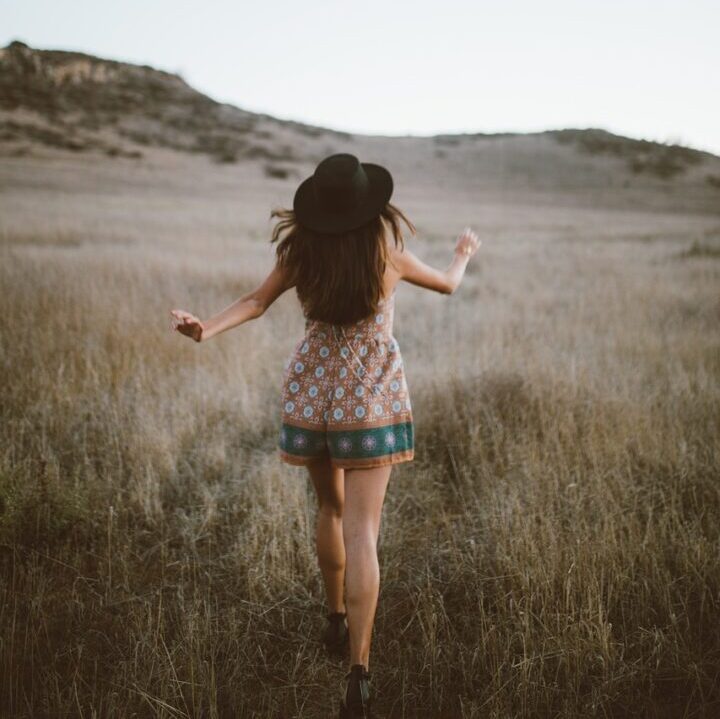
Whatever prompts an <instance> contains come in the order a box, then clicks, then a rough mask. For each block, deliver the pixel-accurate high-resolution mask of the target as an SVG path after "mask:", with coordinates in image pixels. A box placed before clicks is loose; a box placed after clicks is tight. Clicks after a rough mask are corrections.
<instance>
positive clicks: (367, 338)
mask: <svg viewBox="0 0 720 719" xmlns="http://www.w3.org/2000/svg"><path fill="white" fill-rule="evenodd" d="M394 300H395V292H393V293H392V295H390V297H388V298H386V299H385V300H382V301H381V302H380V305H379V307H378V311H377V312H376V313H375V314H374V315H372V316H371V317H369V318H367V319H364V320H360V321H358V322H356V323H352V324H349V325H333V324H330V323H327V322H320V321H318V320H306V323H305V336H304V337H303V338H302V339H301V340H300V341H299V342H298V343H297V344H296V345H295V348H294V349H293V351H292V353H291V354H290V356H289V357H288V358H287V360H286V362H285V371H284V374H283V384H282V401H281V426H280V432H279V444H278V452H279V456H280V459H281V460H282V461H284V462H287V463H288V464H294V465H307V464H309V463H310V462H313V461H315V460H317V459H319V458H321V457H325V458H328V459H329V461H330V462H331V464H332V465H334V466H336V467H343V468H353V467H358V468H361V467H380V466H383V465H386V464H398V463H400V462H407V461H410V460H412V459H413V457H414V431H413V429H414V428H413V418H412V406H411V403H410V395H409V391H408V386H407V381H406V378H405V371H404V367H403V359H402V356H401V354H400V347H399V345H398V342H397V340H396V339H395V337H394V336H393V335H392V323H393V315H394Z"/></svg>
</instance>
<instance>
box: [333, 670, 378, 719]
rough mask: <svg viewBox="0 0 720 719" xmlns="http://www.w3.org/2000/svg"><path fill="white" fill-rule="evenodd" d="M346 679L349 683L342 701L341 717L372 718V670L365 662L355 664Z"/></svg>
mask: <svg viewBox="0 0 720 719" xmlns="http://www.w3.org/2000/svg"><path fill="white" fill-rule="evenodd" d="M345 679H347V680H348V683H347V689H346V691H345V696H344V698H343V700H342V702H341V703H340V719H372V713H371V706H370V704H371V701H370V683H369V682H370V672H369V671H368V670H367V669H365V666H364V665H363V664H353V665H352V666H351V667H350V671H349V672H348V673H347V674H346V675H345Z"/></svg>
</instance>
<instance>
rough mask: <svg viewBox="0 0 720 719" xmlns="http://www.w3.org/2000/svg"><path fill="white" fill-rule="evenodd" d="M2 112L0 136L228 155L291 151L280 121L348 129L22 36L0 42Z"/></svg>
mask: <svg viewBox="0 0 720 719" xmlns="http://www.w3.org/2000/svg"><path fill="white" fill-rule="evenodd" d="M0 112H2V115H1V116H0V117H1V123H2V124H1V125H0V140H2V142H3V143H16V144H20V145H24V146H25V147H26V149H29V148H28V147H27V145H28V143H31V144H33V143H38V144H40V145H45V146H50V147H55V148H60V149H64V150H70V151H74V152H82V151H87V150H101V151H104V152H106V153H107V154H108V155H129V156H134V157H140V156H141V155H142V148H143V147H148V146H156V147H166V148H172V149H175V150H180V151H184V152H198V153H205V154H208V155H211V156H213V157H214V158H216V159H218V160H220V161H224V162H235V161H238V160H242V159H243V158H255V157H265V158H271V159H283V160H292V159H293V158H294V157H295V148H294V146H293V145H291V144H289V143H287V142H286V143H285V144H283V142H282V140H283V134H284V133H282V132H279V130H282V129H284V130H285V131H286V132H287V131H288V130H290V131H292V132H293V133H295V134H298V135H306V136H308V137H317V136H319V135H324V134H329V135H337V136H346V133H337V132H333V131H331V130H323V129H321V128H317V127H312V126H309V125H304V124H302V123H296V122H287V121H281V120H276V119H275V118H272V117H270V116H267V115H261V114H256V113H252V112H246V111H244V110H241V109H239V108H237V107H233V106H231V105H227V104H222V103H219V102H216V101H214V100H212V99H210V98H209V97H207V96H206V95H203V94H202V93H200V92H197V91H196V90H194V89H193V88H191V87H190V86H189V85H188V84H187V83H186V82H185V81H184V80H183V79H182V78H181V77H179V76H178V75H174V74H171V73H167V72H163V71H160V70H155V69H153V68H151V67H147V66H138V65H131V64H128V63H122V62H115V61H112V60H103V59H100V58H97V57H93V56H91V55H85V54H82V53H77V52H62V51H55V50H35V49H33V48H30V47H28V46H27V45H25V44H24V43H21V42H13V43H11V44H10V45H9V46H8V47H6V48H3V49H0ZM297 159H300V158H297Z"/></svg>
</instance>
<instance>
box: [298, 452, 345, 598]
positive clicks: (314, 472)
mask: <svg viewBox="0 0 720 719" xmlns="http://www.w3.org/2000/svg"><path fill="white" fill-rule="evenodd" d="M307 468H308V472H309V473H310V478H311V479H312V482H313V485H314V486H315V492H316V493H317V497H318V515H317V524H316V527H315V545H316V547H317V555H318V564H319V565H320V571H321V572H322V576H323V582H324V584H325V593H326V595H327V603H328V611H330V612H344V611H345V601H344V600H343V581H344V579H345V544H344V541H343V503H344V498H345V486H344V470H342V469H340V468H338V467H333V466H332V465H331V464H330V460H329V459H328V458H323V459H320V460H317V461H315V462H312V463H311V464H308V465H307Z"/></svg>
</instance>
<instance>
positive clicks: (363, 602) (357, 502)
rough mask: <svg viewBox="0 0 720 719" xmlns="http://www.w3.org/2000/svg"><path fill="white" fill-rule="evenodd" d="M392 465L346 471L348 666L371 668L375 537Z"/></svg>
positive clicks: (376, 586) (375, 594) (377, 576)
mask: <svg viewBox="0 0 720 719" xmlns="http://www.w3.org/2000/svg"><path fill="white" fill-rule="evenodd" d="M391 470H392V465H385V466H384V467H373V468H371V469H346V470H345V500H346V501H345V514H344V517H343V536H344V538H345V551H346V554H347V568H346V572H345V575H346V576H345V585H346V594H347V597H346V599H347V619H348V629H349V630H350V665H353V664H364V665H365V668H366V669H368V670H369V669H370V666H369V661H370V640H371V636H372V628H373V623H374V621H375V610H376V608H377V599H378V594H379V591H380V566H379V564H378V557H377V540H378V534H379V531H380V516H381V514H382V506H383V501H384V500H385V490H386V489H387V485H388V481H389V479H390V472H391Z"/></svg>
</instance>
